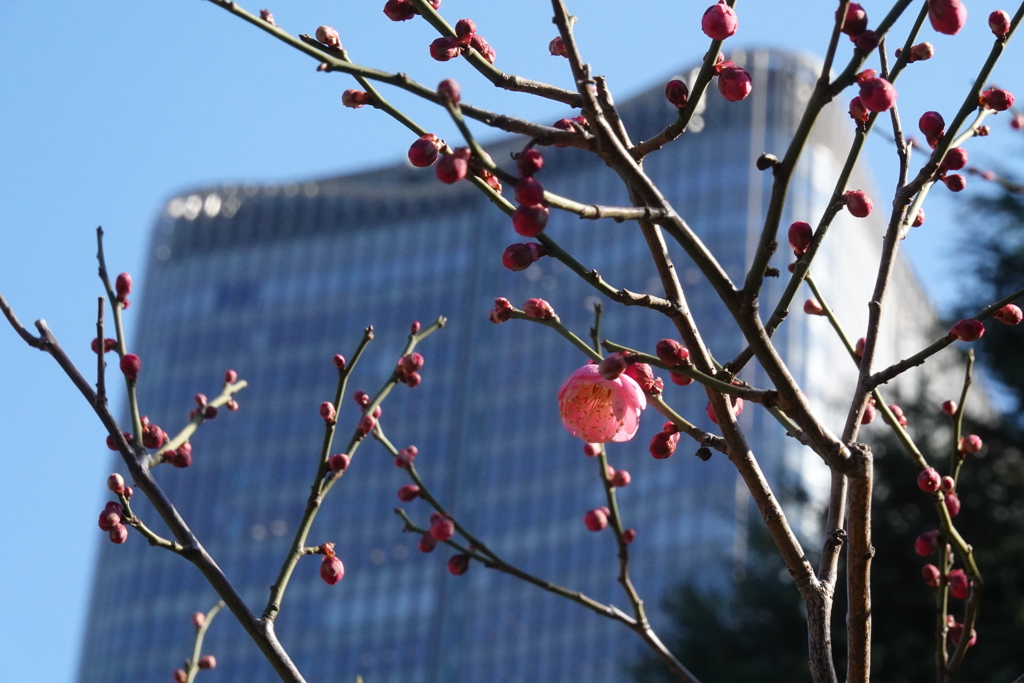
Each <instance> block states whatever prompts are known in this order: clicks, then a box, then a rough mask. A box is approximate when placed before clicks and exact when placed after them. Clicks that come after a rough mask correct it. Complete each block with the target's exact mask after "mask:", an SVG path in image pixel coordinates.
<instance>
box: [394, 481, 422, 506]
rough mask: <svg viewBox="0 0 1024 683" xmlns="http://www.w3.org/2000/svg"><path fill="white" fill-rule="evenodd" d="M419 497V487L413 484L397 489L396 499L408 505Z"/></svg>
mask: <svg viewBox="0 0 1024 683" xmlns="http://www.w3.org/2000/svg"><path fill="white" fill-rule="evenodd" d="M419 496H420V487H419V486H416V485H415V484H406V485H405V486H403V487H402V488H400V489H398V499H399V500H401V501H402V502H405V503H408V502H411V501H414V500H416V499H417V498H419Z"/></svg>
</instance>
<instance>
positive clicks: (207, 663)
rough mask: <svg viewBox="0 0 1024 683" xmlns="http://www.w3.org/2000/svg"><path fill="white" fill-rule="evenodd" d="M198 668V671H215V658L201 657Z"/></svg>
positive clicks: (210, 656) (209, 656) (211, 656)
mask: <svg viewBox="0 0 1024 683" xmlns="http://www.w3.org/2000/svg"><path fill="white" fill-rule="evenodd" d="M199 668H200V669H216V668H217V658H216V657H214V656H213V655H203V656H202V657H200V658H199Z"/></svg>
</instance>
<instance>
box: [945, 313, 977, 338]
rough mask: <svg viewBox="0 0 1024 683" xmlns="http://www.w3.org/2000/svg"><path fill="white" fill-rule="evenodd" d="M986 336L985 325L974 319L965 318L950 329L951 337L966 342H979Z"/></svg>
mask: <svg viewBox="0 0 1024 683" xmlns="http://www.w3.org/2000/svg"><path fill="white" fill-rule="evenodd" d="M984 334H985V325H984V324H983V323H982V322H981V321H980V320H975V319H974V318H964V319H963V320H961V321H959V322H958V323H956V324H955V325H953V327H951V328H949V336H950V338H952V339H959V340H960V341H964V342H972V341H977V340H979V339H981V338H982V336H984Z"/></svg>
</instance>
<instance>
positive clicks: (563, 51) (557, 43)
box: [548, 36, 569, 57]
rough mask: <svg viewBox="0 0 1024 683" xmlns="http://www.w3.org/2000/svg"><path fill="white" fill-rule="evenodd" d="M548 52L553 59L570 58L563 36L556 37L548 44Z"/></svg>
mask: <svg viewBox="0 0 1024 683" xmlns="http://www.w3.org/2000/svg"><path fill="white" fill-rule="evenodd" d="M548 52H550V53H551V56H552V57H568V56H569V50H568V48H566V47H565V41H564V40H562V36H555V37H554V38H552V39H551V42H550V43H548Z"/></svg>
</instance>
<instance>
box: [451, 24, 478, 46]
mask: <svg viewBox="0 0 1024 683" xmlns="http://www.w3.org/2000/svg"><path fill="white" fill-rule="evenodd" d="M475 33H476V22H475V21H473V20H472V19H459V21H458V23H457V24H455V38H456V40H457V41H458V43H459V45H462V46H463V47H465V46H467V45H469V42H470V41H471V40H472V39H473V34H475Z"/></svg>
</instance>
